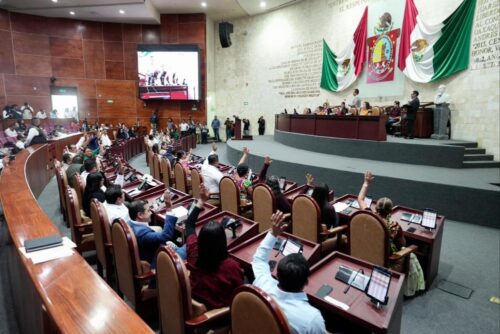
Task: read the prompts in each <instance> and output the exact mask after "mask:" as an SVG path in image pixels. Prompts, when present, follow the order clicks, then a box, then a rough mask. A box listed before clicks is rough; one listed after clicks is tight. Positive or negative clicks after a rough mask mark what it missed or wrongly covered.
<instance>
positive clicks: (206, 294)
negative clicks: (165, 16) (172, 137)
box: [186, 184, 243, 310]
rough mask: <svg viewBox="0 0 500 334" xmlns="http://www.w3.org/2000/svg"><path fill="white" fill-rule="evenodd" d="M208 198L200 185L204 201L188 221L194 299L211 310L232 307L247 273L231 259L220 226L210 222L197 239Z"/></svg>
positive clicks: (188, 256) (187, 238)
mask: <svg viewBox="0 0 500 334" xmlns="http://www.w3.org/2000/svg"><path fill="white" fill-rule="evenodd" d="M208 196H209V195H208V190H207V189H206V188H205V186H204V185H203V184H202V185H200V199H199V200H198V202H197V204H196V207H195V208H194V209H193V211H192V212H191V214H190V215H189V217H188V218H187V220H186V245H187V262H188V268H189V269H190V270H191V274H190V276H189V279H190V281H191V290H192V296H193V298H194V299H196V300H197V301H198V302H201V303H203V304H205V306H206V307H207V309H209V310H210V309H215V308H221V307H225V306H229V305H230V303H231V298H232V296H233V292H234V290H235V289H236V288H237V287H239V286H240V285H242V284H243V270H242V269H241V267H240V265H239V263H238V262H236V261H235V260H233V259H231V258H229V256H228V253H227V240H226V233H225V231H224V227H223V226H222V225H221V224H220V223H218V222H215V221H210V222H208V223H207V224H205V225H204V226H203V227H202V228H201V231H200V234H199V235H198V236H197V235H196V231H195V224H196V220H197V219H198V214H199V213H200V211H201V209H202V208H203V203H204V202H205V201H207V200H208Z"/></svg>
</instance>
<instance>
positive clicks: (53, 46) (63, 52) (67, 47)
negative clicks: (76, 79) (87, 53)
mask: <svg viewBox="0 0 500 334" xmlns="http://www.w3.org/2000/svg"><path fill="white" fill-rule="evenodd" d="M82 47H83V46H82V41H81V40H80V39H68V38H59V37H50V54H51V55H52V56H53V57H64V58H83V49H82Z"/></svg>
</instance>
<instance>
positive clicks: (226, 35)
mask: <svg viewBox="0 0 500 334" xmlns="http://www.w3.org/2000/svg"><path fill="white" fill-rule="evenodd" d="M232 33H233V25H232V24H231V23H229V22H221V23H219V38H220V45H221V46H222V47H223V48H228V47H230V46H231V36H230V34H232Z"/></svg>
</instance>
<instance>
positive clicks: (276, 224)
mask: <svg viewBox="0 0 500 334" xmlns="http://www.w3.org/2000/svg"><path fill="white" fill-rule="evenodd" d="M284 219H285V217H284V215H283V212H281V211H280V210H277V211H276V212H275V213H273V214H272V215H271V234H272V235H274V236H275V237H277V236H279V235H280V234H281V233H282V232H283V230H284V229H285V228H286V227H287V225H286V224H284V223H283V220H284Z"/></svg>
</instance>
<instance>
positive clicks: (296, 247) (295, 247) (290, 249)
mask: <svg viewBox="0 0 500 334" xmlns="http://www.w3.org/2000/svg"><path fill="white" fill-rule="evenodd" d="M282 253H283V255H285V256H287V255H289V254H294V253H302V244H301V243H300V242H299V241H295V240H292V239H287V241H286V242H285V246H284V248H283V251H282Z"/></svg>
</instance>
